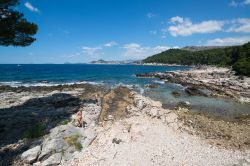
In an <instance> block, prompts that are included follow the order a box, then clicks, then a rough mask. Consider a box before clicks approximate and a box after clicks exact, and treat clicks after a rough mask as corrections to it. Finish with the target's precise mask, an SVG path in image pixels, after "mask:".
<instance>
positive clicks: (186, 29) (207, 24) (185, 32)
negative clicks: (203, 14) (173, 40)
mask: <svg viewBox="0 0 250 166" xmlns="http://www.w3.org/2000/svg"><path fill="white" fill-rule="evenodd" d="M170 23H171V24H174V25H172V26H169V27H168V28H166V29H163V32H169V33H170V34H171V35H172V36H174V37H176V36H189V35H192V34H195V33H197V34H205V33H214V32H217V31H221V30H222V28H223V25H224V23H223V22H222V21H216V20H208V21H202V22H200V23H196V24H193V23H192V21H191V20H190V19H188V18H182V17H179V16H176V17H172V18H171V19H170Z"/></svg>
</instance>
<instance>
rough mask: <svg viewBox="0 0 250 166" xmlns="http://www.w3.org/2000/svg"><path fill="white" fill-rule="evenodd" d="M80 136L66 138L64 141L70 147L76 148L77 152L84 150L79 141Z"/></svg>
mask: <svg viewBox="0 0 250 166" xmlns="http://www.w3.org/2000/svg"><path fill="white" fill-rule="evenodd" d="M79 137H80V136H79V135H78V134H76V135H71V136H68V137H64V140H65V141H66V142H67V143H68V144H69V145H70V146H74V147H75V149H76V150H77V151H81V150H82V144H81V143H80V142H79V141H78V138H79Z"/></svg>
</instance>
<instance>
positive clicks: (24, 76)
mask: <svg viewBox="0 0 250 166" xmlns="http://www.w3.org/2000/svg"><path fill="white" fill-rule="evenodd" d="M188 69H190V67H185V66H173V67H172V66H171V67H167V66H139V65H89V64H74V65H68V64H67V65H54V64H46V65H45V64H44V65H31V64H30V65H0V85H1V84H2V85H11V86H21V85H24V86H31V85H32V86H49V85H58V84H72V83H77V82H90V83H94V84H105V85H109V86H116V85H127V86H129V87H132V88H133V89H134V90H136V91H138V92H140V93H143V94H144V95H146V96H149V97H151V98H153V99H155V100H159V101H161V102H162V103H163V104H164V105H165V106H166V107H168V108H171V107H174V106H175V105H176V104H177V103H178V102H179V101H188V102H190V103H191V107H192V109H193V110H194V111H198V112H207V113H211V114H213V115H215V116H221V117H225V118H231V117H234V116H238V115H239V114H249V113H250V105H246V104H239V103H237V102H234V101H231V100H226V99H222V98H208V97H201V96H188V95H187V94H185V92H184V89H185V87H182V86H181V85H177V84H171V83H166V84H165V83H164V82H162V81H160V80H158V79H156V78H137V77H135V74H137V73H145V72H157V71H158V72H165V71H176V70H188ZM152 83H154V84H157V85H158V87H157V88H152V89H150V88H147V87H146V85H147V84H152ZM174 90H175V91H179V92H180V93H181V94H182V95H181V96H180V97H178V98H176V97H174V96H173V95H172V94H171V92H172V91H174Z"/></svg>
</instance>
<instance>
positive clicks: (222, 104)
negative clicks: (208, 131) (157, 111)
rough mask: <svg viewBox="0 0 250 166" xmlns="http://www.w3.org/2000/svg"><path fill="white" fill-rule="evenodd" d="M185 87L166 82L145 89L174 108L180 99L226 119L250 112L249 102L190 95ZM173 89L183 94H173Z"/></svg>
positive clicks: (148, 93) (202, 110)
mask: <svg viewBox="0 0 250 166" xmlns="http://www.w3.org/2000/svg"><path fill="white" fill-rule="evenodd" d="M184 89H185V87H183V86H181V85H177V84H172V83H166V84H164V85H162V84H159V87H158V88H155V89H147V90H145V94H146V95H147V96H149V97H151V98H154V99H156V100H159V101H161V102H162V103H163V104H164V105H165V107H168V108H173V107H174V106H175V105H176V104H177V103H178V102H180V101H187V102H189V103H190V104H191V108H192V111H195V112H205V113H208V114H210V115H214V116H217V117H222V118H224V119H232V118H234V117H237V116H239V115H242V114H245V115H247V114H249V113H250V105H249V104H240V103H238V102H236V101H233V100H230V99H224V98H212V97H204V96H190V95H187V94H186V93H185V91H184ZM172 91H178V92H180V93H181V96H179V97H175V96H173V95H172V94H171V93H172Z"/></svg>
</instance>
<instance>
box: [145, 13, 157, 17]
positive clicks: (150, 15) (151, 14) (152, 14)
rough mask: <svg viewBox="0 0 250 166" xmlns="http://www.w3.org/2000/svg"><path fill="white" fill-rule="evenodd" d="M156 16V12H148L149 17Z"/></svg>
mask: <svg viewBox="0 0 250 166" xmlns="http://www.w3.org/2000/svg"><path fill="white" fill-rule="evenodd" d="M155 16H156V14H154V13H148V14H147V17H148V18H153V17H155Z"/></svg>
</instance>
